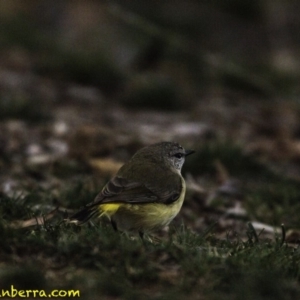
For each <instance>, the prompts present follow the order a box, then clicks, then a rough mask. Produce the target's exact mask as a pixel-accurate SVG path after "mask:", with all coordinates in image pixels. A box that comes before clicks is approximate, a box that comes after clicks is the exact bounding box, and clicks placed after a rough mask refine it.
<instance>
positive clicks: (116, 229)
mask: <svg viewBox="0 0 300 300" xmlns="http://www.w3.org/2000/svg"><path fill="white" fill-rule="evenodd" d="M110 223H111V226H112V227H113V229H114V230H115V231H119V230H118V227H117V223H116V222H115V221H114V220H112V219H111V220H110Z"/></svg>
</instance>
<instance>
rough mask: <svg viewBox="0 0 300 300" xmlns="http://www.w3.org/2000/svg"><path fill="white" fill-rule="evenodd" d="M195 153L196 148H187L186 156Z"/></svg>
mask: <svg viewBox="0 0 300 300" xmlns="http://www.w3.org/2000/svg"><path fill="white" fill-rule="evenodd" d="M193 153H195V150H185V156H188V155H190V154H193Z"/></svg>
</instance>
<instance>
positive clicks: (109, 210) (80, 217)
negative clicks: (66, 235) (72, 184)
mask: <svg viewBox="0 0 300 300" xmlns="http://www.w3.org/2000/svg"><path fill="white" fill-rule="evenodd" d="M119 207H120V204H116V203H107V204H99V203H91V204H89V205H88V206H86V207H84V208H83V209H81V210H80V211H78V212H77V213H75V214H74V215H72V216H71V217H70V218H68V219H67V221H68V222H69V223H75V224H77V225H82V224H84V223H86V222H87V221H88V220H89V219H91V218H92V217H94V216H99V217H102V216H103V215H106V216H107V217H108V218H109V219H110V218H111V216H112V215H113V214H115V213H116V211H117V210H118V209H119Z"/></svg>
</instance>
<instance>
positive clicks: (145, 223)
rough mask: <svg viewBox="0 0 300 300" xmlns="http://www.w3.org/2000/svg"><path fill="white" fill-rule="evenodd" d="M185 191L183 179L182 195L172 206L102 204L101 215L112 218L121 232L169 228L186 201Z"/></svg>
mask: <svg viewBox="0 0 300 300" xmlns="http://www.w3.org/2000/svg"><path fill="white" fill-rule="evenodd" d="M185 190H186V187H185V182H184V180H183V179H182V192H181V195H180V197H179V198H178V199H177V200H176V201H175V202H173V203H171V204H163V203H141V204H128V203H124V204H123V203H110V204H102V205H101V211H102V213H101V215H107V216H108V217H109V218H112V219H113V220H114V221H115V222H116V225H117V227H118V229H120V230H138V231H152V230H157V229H160V228H163V227H165V226H167V225H168V224H169V223H170V222H171V221H172V220H173V219H174V218H175V216H176V215H177V214H178V213H179V211H180V209H181V207H182V204H183V201H184V197H185Z"/></svg>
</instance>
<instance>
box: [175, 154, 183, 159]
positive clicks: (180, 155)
mask: <svg viewBox="0 0 300 300" xmlns="http://www.w3.org/2000/svg"><path fill="white" fill-rule="evenodd" d="M174 156H175V157H176V158H182V157H183V154H182V153H176V154H175V155H174Z"/></svg>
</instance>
